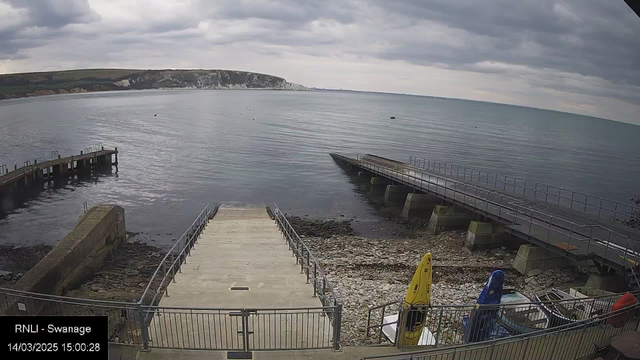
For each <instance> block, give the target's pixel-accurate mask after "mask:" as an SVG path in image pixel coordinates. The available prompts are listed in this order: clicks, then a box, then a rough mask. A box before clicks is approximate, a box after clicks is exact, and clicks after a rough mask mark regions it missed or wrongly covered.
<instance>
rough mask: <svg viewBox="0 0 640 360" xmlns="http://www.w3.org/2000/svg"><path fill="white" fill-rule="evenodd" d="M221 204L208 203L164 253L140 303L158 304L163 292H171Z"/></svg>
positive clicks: (166, 293)
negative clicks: (178, 274) (212, 204)
mask: <svg viewBox="0 0 640 360" xmlns="http://www.w3.org/2000/svg"><path fill="white" fill-rule="evenodd" d="M218 208H219V205H216V206H215V207H214V208H213V209H212V208H211V204H209V205H207V206H206V207H205V208H204V209H203V210H202V211H201V212H200V214H199V215H198V217H197V218H196V219H195V220H194V221H193V223H192V224H191V226H189V228H188V229H187V230H186V231H185V232H184V233H183V234H182V236H180V238H179V239H178V241H176V242H175V244H173V246H172V247H171V249H170V250H169V251H168V252H167V253H166V254H165V255H164V257H163V258H162V260H161V261H160V264H158V267H157V268H156V271H154V273H153V275H152V276H151V279H150V280H149V283H148V284H147V287H146V288H145V290H144V292H143V293H142V296H141V297H140V303H141V304H143V305H151V306H153V305H157V304H158V303H159V302H160V299H161V298H162V294H163V293H164V294H165V295H168V294H169V289H168V285H169V282H170V281H171V280H173V281H174V282H175V275H176V273H179V272H181V266H182V264H184V263H186V262H187V257H188V256H189V255H190V254H191V250H192V249H193V247H194V246H195V243H196V241H197V240H198V236H200V233H201V232H202V230H204V229H205V227H206V226H207V222H208V221H209V219H211V218H213V217H214V216H215V214H216V213H217V212H218Z"/></svg>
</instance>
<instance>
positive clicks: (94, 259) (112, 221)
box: [15, 205, 126, 294]
mask: <svg viewBox="0 0 640 360" xmlns="http://www.w3.org/2000/svg"><path fill="white" fill-rule="evenodd" d="M124 241H126V227H125V219H124V209H123V208H122V207H120V206H117V205H98V206H94V207H92V208H91V209H89V211H87V212H86V213H85V214H84V215H83V216H82V217H81V218H80V220H79V221H78V223H77V225H76V227H75V228H74V229H73V230H72V231H71V232H70V233H69V234H68V235H67V236H65V238H64V239H62V240H61V241H60V242H59V243H58V244H57V245H56V246H55V247H54V248H53V249H52V250H51V251H50V252H49V253H48V254H47V255H46V256H45V257H44V258H43V259H42V260H41V261H40V262H39V263H38V264H36V266H35V267H34V268H33V269H31V270H30V271H29V272H27V273H26V274H25V275H24V276H23V277H22V278H21V279H20V280H19V281H18V282H17V283H16V285H15V288H16V289H18V290H23V291H31V292H40V293H48V294H62V293H64V292H65V291H66V290H68V289H70V288H72V287H73V286H75V285H77V284H78V283H80V282H82V281H84V280H86V278H87V277H88V276H91V275H92V274H93V272H94V271H95V270H96V269H98V268H100V267H101V266H102V265H103V264H104V261H105V260H106V257H107V256H108V255H109V254H110V253H112V252H113V251H114V250H115V249H116V248H117V247H118V246H119V245H120V244H121V243H123V242H124Z"/></svg>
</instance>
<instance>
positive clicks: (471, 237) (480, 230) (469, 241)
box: [464, 220, 524, 250]
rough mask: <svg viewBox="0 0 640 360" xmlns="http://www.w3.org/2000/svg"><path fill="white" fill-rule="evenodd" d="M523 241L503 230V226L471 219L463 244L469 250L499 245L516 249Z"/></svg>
mask: <svg viewBox="0 0 640 360" xmlns="http://www.w3.org/2000/svg"><path fill="white" fill-rule="evenodd" d="M523 243H524V242H523V240H521V239H520V238H518V237H516V236H514V235H512V234H509V233H508V232H505V229H504V226H503V225H500V224H493V223H490V222H482V221H475V220H474V221H472V222H471V223H469V229H468V230H467V236H466V238H465V240H464V246H465V247H466V248H468V249H469V250H475V249H492V248H497V247H501V246H505V247H507V248H511V249H516V248H518V247H519V246H520V245H522V244H523Z"/></svg>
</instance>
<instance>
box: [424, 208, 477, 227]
mask: <svg viewBox="0 0 640 360" xmlns="http://www.w3.org/2000/svg"><path fill="white" fill-rule="evenodd" d="M477 219H479V215H476V214H473V213H471V212H469V211H468V210H466V209H464V208H461V207H457V206H443V205H436V206H435V207H434V208H433V213H432V214H431V219H429V226H428V229H429V231H430V232H431V233H433V234H438V233H440V232H442V231H446V230H455V229H465V228H467V227H468V226H469V223H471V221H472V220H477Z"/></svg>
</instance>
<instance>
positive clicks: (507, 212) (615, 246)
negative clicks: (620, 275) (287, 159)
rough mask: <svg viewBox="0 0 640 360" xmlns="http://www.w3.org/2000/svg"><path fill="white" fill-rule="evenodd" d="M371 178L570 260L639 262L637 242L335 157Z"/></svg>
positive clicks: (423, 176) (479, 192)
mask: <svg viewBox="0 0 640 360" xmlns="http://www.w3.org/2000/svg"><path fill="white" fill-rule="evenodd" d="M336 156H337V157H338V158H340V159H341V160H343V161H346V162H351V163H355V164H357V165H358V166H360V167H361V168H363V169H365V170H367V171H370V172H372V173H374V174H378V175H382V176H384V177H387V178H389V179H391V180H393V181H395V182H397V183H400V184H403V185H407V186H410V187H412V188H416V189H418V190H421V191H424V192H426V193H429V194H432V195H434V196H436V197H438V198H441V199H443V200H445V201H447V202H449V203H452V204H453V205H458V206H461V207H464V208H467V209H469V210H471V211H473V212H475V213H478V214H480V215H484V216H487V217H489V218H492V219H493V220H496V221H499V222H501V223H504V224H508V227H507V231H510V232H512V233H513V234H515V235H517V236H519V237H522V238H525V239H527V240H528V241H531V242H534V243H536V245H539V246H541V247H545V248H549V249H551V250H553V251H555V252H563V253H564V254H566V255H569V256H572V257H573V258H580V257H589V256H593V255H596V256H597V257H598V258H599V260H600V261H601V262H603V263H604V264H605V265H608V266H611V267H614V268H616V269H625V268H626V267H627V264H628V263H629V259H637V258H638V252H637V251H636V250H634V246H637V245H638V244H637V241H636V240H632V239H630V238H629V237H628V236H626V235H624V234H620V233H618V232H616V231H613V230H610V229H607V228H605V227H602V226H585V225H582V224H578V223H576V222H573V221H570V220H567V219H563V218H559V217H557V216H554V215H551V214H548V213H545V212H542V211H539V210H534V209H531V208H527V207H525V206H522V205H519V204H518V202H516V201H514V199H513V197H511V196H509V195H505V194H502V193H499V192H496V191H493V190H490V189H487V188H483V187H481V186H475V185H473V184H469V183H466V182H463V181H458V180H452V179H449V178H445V177H441V176H438V175H433V174H431V173H427V172H422V171H417V169H416V170H414V168H407V167H404V166H389V165H388V164H379V163H376V162H374V161H370V160H368V159H367V156H366V155H357V157H356V159H355V160H351V159H350V158H347V157H344V156H341V155H336ZM555 244H558V245H559V247H558V246H556V245H555Z"/></svg>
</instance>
